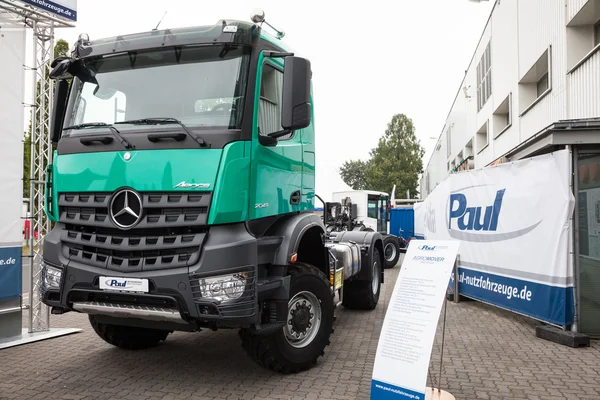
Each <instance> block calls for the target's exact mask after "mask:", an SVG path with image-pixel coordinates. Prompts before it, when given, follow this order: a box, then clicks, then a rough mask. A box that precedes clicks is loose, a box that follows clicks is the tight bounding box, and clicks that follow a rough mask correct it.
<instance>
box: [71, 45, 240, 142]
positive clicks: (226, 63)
mask: <svg viewBox="0 0 600 400" xmlns="http://www.w3.org/2000/svg"><path fill="white" fill-rule="evenodd" d="M248 64H249V51H248V50H246V49H245V48H241V47H224V46H202V47H200V46H199V47H183V48H175V49H165V50H154V51H151V52H150V51H146V52H129V53H127V54H121V55H115V56H110V57H104V58H101V59H97V60H93V61H88V62H86V64H85V65H86V67H87V68H89V69H90V70H91V71H93V74H94V79H95V81H96V82H97V83H96V82H94V83H91V82H87V81H86V82H83V81H82V80H81V79H79V78H75V79H74V81H73V85H72V86H73V87H72V91H71V96H70V99H69V105H68V108H67V115H66V118H65V123H64V126H65V127H68V126H74V125H80V124H90V123H106V124H113V123H117V122H123V121H130V120H137V119H143V118H176V119H177V120H179V121H181V122H182V123H184V124H185V125H186V126H188V127H191V128H199V127H200V128H202V127H206V128H215V127H216V128H230V129H233V128H239V126H240V123H241V115H242V111H243V94H244V91H245V85H246V76H247V73H248ZM119 129H120V130H122V131H124V132H126V131H127V130H128V129H139V126H137V127H136V126H135V125H134V124H131V125H129V124H125V125H122V128H119ZM144 129H148V130H152V129H164V126H162V127H161V126H144ZM104 130H105V129H104ZM94 131H97V129H85V130H84V129H72V130H67V131H66V132H65V134H68V133H70V134H71V135H76V134H83V133H84V132H85V134H89V133H90V132H94Z"/></svg>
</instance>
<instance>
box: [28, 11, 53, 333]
mask: <svg viewBox="0 0 600 400" xmlns="http://www.w3.org/2000/svg"><path fill="white" fill-rule="evenodd" d="M31 27H32V29H33V37H34V43H33V54H34V58H35V64H34V65H33V71H34V82H33V99H34V102H33V112H32V118H31V169H30V171H31V177H30V185H29V195H30V197H29V202H30V203H29V204H30V205H31V224H30V226H31V232H32V233H33V234H32V235H31V239H30V246H29V248H30V256H31V259H30V260H31V285H30V291H29V332H30V333H33V332H39V331H46V330H49V329H50V310H49V308H48V307H47V306H46V305H45V304H43V303H42V301H41V298H40V289H41V284H42V270H41V263H42V250H43V249H42V240H43V239H44V236H46V234H47V233H48V232H49V231H50V228H51V227H50V220H49V219H48V218H47V217H46V214H45V202H44V189H45V182H46V167H47V166H48V165H49V164H51V163H52V143H51V141H50V109H51V107H52V99H53V94H54V90H53V89H54V88H53V86H54V85H53V84H52V81H51V80H50V78H49V77H48V74H49V73H50V62H52V57H53V53H54V22H53V21H50V24H49V25H45V24H38V22H37V21H33V23H32V26H31Z"/></svg>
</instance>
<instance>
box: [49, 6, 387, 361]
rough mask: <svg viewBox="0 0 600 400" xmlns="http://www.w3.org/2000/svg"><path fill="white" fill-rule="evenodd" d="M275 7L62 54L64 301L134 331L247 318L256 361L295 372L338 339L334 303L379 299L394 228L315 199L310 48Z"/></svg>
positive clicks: (57, 155) (58, 287)
mask: <svg viewBox="0 0 600 400" xmlns="http://www.w3.org/2000/svg"><path fill="white" fill-rule="evenodd" d="M263 22H264V14H263V17H261V16H260V15H259V16H256V17H255V18H253V19H252V22H244V21H233V20H222V21H219V22H218V23H217V24H216V25H212V26H201V27H190V28H180V29H167V30H152V31H149V32H143V33H137V34H130V35H123V36H117V37H112V38H107V39H101V40H90V39H89V37H87V35H85V34H83V35H80V37H79V40H78V41H77V42H76V43H75V45H74V47H73V50H72V52H71V54H70V55H69V56H66V57H59V58H57V59H55V60H53V61H52V63H51V72H50V77H51V78H52V79H54V80H55V81H54V82H55V85H56V86H55V95H54V100H53V107H52V126H51V127H50V130H49V134H50V135H51V138H52V142H53V143H54V144H55V146H56V150H55V152H54V155H53V160H52V164H51V165H49V166H48V169H47V178H46V194H45V198H46V200H45V201H46V214H47V216H48V218H49V219H50V220H52V221H53V229H52V230H51V231H50V232H49V233H48V234H47V235H46V237H45V238H44V248H43V265H42V290H41V295H42V298H43V302H44V303H45V304H46V305H48V306H49V307H51V312H52V314H63V313H66V312H72V311H74V312H80V313H86V314H88V318H89V320H90V323H91V326H92V327H93V329H94V331H95V332H96V333H97V334H98V336H100V337H101V338H102V339H103V340H105V341H106V342H108V343H110V344H112V345H115V346H118V347H121V348H126V349H143V348H147V347H150V346H154V345H157V344H159V343H160V342H162V341H164V340H165V339H166V338H167V336H168V335H169V334H170V333H172V332H174V331H188V332H194V331H200V330H201V329H212V330H217V329H227V328H229V329H239V332H240V337H241V342H242V346H243V348H244V349H245V350H246V352H247V353H248V355H249V356H250V357H251V358H252V359H254V360H255V361H256V362H257V363H258V364H260V365H262V366H263V367H266V368H269V369H272V370H275V371H279V372H282V373H293V372H298V371H302V370H305V369H307V368H310V367H311V366H312V365H314V364H315V363H316V362H317V359H318V358H319V357H320V356H321V355H323V354H324V349H325V347H326V346H327V345H328V344H329V340H330V335H331V334H332V332H333V323H334V319H335V317H334V311H335V309H336V307H337V306H339V305H343V306H344V307H347V308H352V309H374V308H375V307H376V305H377V302H378V299H379V293H380V286H381V284H382V283H383V272H382V270H383V269H382V268H381V266H382V263H383V258H382V255H383V245H382V238H381V235H380V234H379V233H377V232H337V233H336V232H331V233H327V232H326V231H325V227H324V225H323V222H322V220H321V218H320V217H319V216H317V215H316V214H314V213H313V210H314V205H315V201H316V200H317V199H320V198H319V196H317V195H316V194H315V174H316V165H315V118H314V102H313V95H312V72H311V66H310V62H309V61H308V60H307V59H305V58H302V57H299V56H297V55H295V54H294V53H293V52H292V50H291V49H289V48H288V47H287V46H286V45H285V44H284V43H283V42H282V40H281V36H282V35H281V34H279V35H275V34H271V33H269V32H268V31H266V30H265V29H264V28H263V27H262V26H263ZM340 68H343V65H340ZM321 134H323V135H327V132H322V133H321Z"/></svg>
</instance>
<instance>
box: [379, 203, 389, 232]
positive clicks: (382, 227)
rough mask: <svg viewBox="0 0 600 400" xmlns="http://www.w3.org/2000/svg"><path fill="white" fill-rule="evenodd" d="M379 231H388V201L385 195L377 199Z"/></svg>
mask: <svg viewBox="0 0 600 400" xmlns="http://www.w3.org/2000/svg"><path fill="white" fill-rule="evenodd" d="M377 209H378V212H377V232H379V233H387V214H388V211H387V201H386V198H385V197H383V196H379V200H378V201H377Z"/></svg>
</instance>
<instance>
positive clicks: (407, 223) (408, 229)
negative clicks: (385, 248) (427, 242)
mask: <svg viewBox="0 0 600 400" xmlns="http://www.w3.org/2000/svg"><path fill="white" fill-rule="evenodd" d="M390 234H391V235H394V236H400V235H402V237H403V238H405V239H408V238H410V237H413V236H414V235H415V211H414V210H413V208H412V207H400V208H392V214H391V215H390Z"/></svg>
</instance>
